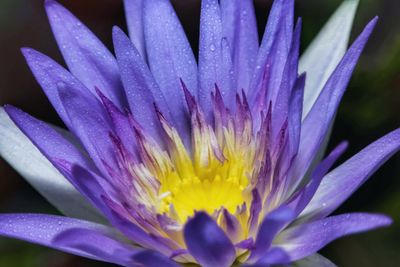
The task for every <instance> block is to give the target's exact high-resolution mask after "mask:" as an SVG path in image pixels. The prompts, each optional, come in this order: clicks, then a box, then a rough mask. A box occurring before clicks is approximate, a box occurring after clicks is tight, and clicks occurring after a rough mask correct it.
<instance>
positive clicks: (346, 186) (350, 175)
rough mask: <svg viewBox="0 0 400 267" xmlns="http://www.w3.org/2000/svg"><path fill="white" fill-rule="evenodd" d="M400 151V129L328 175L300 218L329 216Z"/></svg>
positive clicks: (371, 145)
mask: <svg viewBox="0 0 400 267" xmlns="http://www.w3.org/2000/svg"><path fill="white" fill-rule="evenodd" d="M399 149H400V129H397V130H395V131H393V132H391V133H389V134H388V135H386V136H384V137H382V138H380V139H379V140H377V141H375V142H374V143H372V144H370V145H369V146H368V147H366V148H364V149H363V150H361V151H360V152H359V153H358V154H356V155H355V156H353V157H352V158H350V159H349V160H347V161H346V162H345V163H343V164H342V165H340V166H339V167H337V168H336V169H334V170H333V171H331V172H330V173H328V174H327V175H326V176H325V177H324V178H323V180H322V182H321V184H320V186H319V187H318V189H317V192H316V193H315V195H314V197H313V198H312V199H311V201H310V203H309V204H308V205H307V207H306V208H305V209H304V211H303V212H302V213H301V214H300V216H301V217H303V218H302V219H306V220H311V219H317V218H322V217H325V216H327V215H329V214H330V213H331V212H333V211H334V210H335V209H336V208H337V207H338V206H340V205H341V204H342V203H343V202H344V201H345V200H346V199H347V198H348V197H349V196H350V195H351V194H352V193H353V192H354V191H355V190H357V188H359V187H360V186H361V185H362V184H363V183H364V182H365V181H366V180H367V179H368V178H369V177H370V176H371V175H372V174H373V173H374V172H375V171H376V170H377V169H378V168H379V167H380V166H381V165H382V164H383V163H384V162H385V161H386V160H388V159H389V158H390V157H391V156H392V155H393V154H394V153H396V152H397V151H399Z"/></svg>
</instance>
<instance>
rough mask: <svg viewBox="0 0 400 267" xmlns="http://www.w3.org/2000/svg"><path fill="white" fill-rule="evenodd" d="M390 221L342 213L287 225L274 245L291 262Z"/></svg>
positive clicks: (368, 215) (385, 224) (364, 215)
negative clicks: (334, 241) (334, 242)
mask: <svg viewBox="0 0 400 267" xmlns="http://www.w3.org/2000/svg"><path fill="white" fill-rule="evenodd" d="M391 223H392V220H391V219H390V218H388V217H387V216H384V215H376V214H366V213H349V214H342V215H337V216H332V217H328V218H325V219H322V220H319V221H314V222H311V223H308V224H300V225H296V226H293V227H290V228H288V229H286V230H285V231H283V232H282V233H281V234H280V235H279V236H278V237H277V239H276V240H275V241H274V245H275V246H276V247H279V248H282V249H284V250H285V251H286V253H287V254H288V255H289V256H290V260H291V261H295V260H298V259H302V258H304V257H307V256H309V255H312V254H314V253H315V252H317V251H318V250H320V249H321V248H323V247H324V246H325V245H327V244H328V243H330V242H332V241H333V240H335V239H337V238H340V237H343V236H345V235H349V234H355V233H360V232H364V231H368V230H372V229H375V228H378V227H385V226H388V225H390V224H391ZM276 263H280V262H276Z"/></svg>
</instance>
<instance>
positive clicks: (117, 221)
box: [69, 166, 171, 254]
mask: <svg viewBox="0 0 400 267" xmlns="http://www.w3.org/2000/svg"><path fill="white" fill-rule="evenodd" d="M69 175H71V176H73V177H74V179H75V180H76V183H77V185H78V186H79V188H80V190H81V191H82V192H83V193H84V194H85V195H87V197H88V198H90V200H91V201H92V203H93V204H94V205H96V206H97V207H98V208H99V209H100V210H101V211H102V212H103V213H104V214H105V216H106V217H107V218H108V219H109V220H110V222H111V223H112V225H114V227H115V228H117V229H118V230H120V231H121V232H122V233H123V234H124V235H125V236H126V237H128V238H129V239H130V240H132V241H133V242H135V243H138V244H140V245H141V246H143V247H146V248H150V249H156V250H157V251H160V252H163V253H165V254H168V253H171V250H170V249H169V248H167V247H166V246H165V245H164V244H163V243H161V242H159V240H157V239H156V238H154V237H153V236H150V235H149V234H147V233H146V232H145V231H143V230H142V229H141V228H140V227H139V226H137V225H136V224H134V223H133V222H131V221H128V220H127V219H126V218H124V217H122V216H121V215H120V214H118V213H117V212H115V211H114V210H113V207H112V206H111V205H110V201H108V202H107V201H105V198H106V197H110V196H109V192H106V191H105V189H104V187H103V186H102V185H100V184H99V181H100V179H101V178H99V177H97V175H96V174H95V173H92V172H89V171H88V170H85V169H84V168H82V167H80V166H73V167H72V168H70V174H69ZM115 197H116V198H117V197H122V196H118V195H117V196H115ZM128 216H129V215H128V214H126V216H125V217H128Z"/></svg>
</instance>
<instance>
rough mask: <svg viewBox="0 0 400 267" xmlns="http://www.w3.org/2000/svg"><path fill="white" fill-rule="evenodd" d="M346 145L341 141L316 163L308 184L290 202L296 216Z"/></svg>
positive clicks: (311, 196)
mask: <svg viewBox="0 0 400 267" xmlns="http://www.w3.org/2000/svg"><path fill="white" fill-rule="evenodd" d="M347 146H348V143H347V142H342V143H341V144H340V145H338V146H337V147H336V148H335V149H334V150H333V151H332V152H331V153H330V154H329V155H328V156H327V157H326V158H325V159H324V160H323V161H321V162H320V163H319V164H318V165H317V167H315V169H314V170H313V173H312V174H311V179H310V181H309V182H308V184H307V185H305V186H304V188H303V189H301V191H300V190H298V191H297V192H298V195H297V196H296V197H294V199H293V200H292V201H291V204H290V206H292V205H294V207H295V212H296V216H297V215H299V214H300V213H301V212H302V211H303V210H304V208H305V207H306V206H307V205H308V203H309V202H310V200H311V199H312V198H313V196H314V194H315V192H316V191H317V189H318V187H319V185H320V184H321V180H322V178H323V177H324V176H325V174H326V173H327V172H328V171H329V169H330V168H331V167H332V166H333V164H334V163H335V162H336V160H337V159H338V158H339V157H340V156H341V155H342V154H343V153H344V152H345V150H346V149H347Z"/></svg>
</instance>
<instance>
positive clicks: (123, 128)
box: [98, 92, 138, 158]
mask: <svg viewBox="0 0 400 267" xmlns="http://www.w3.org/2000/svg"><path fill="white" fill-rule="evenodd" d="M98 93H99V94H100V98H101V101H102V102H103V105H104V108H105V109H106V110H107V113H108V115H109V116H110V119H111V122H112V126H113V127H112V128H113V129H114V130H115V133H116V134H117V136H118V137H119V140H121V142H122V145H123V147H124V149H126V150H127V151H129V152H130V154H131V155H134V156H136V158H137V156H138V149H137V143H136V142H135V141H136V137H135V134H134V130H133V128H132V125H131V123H130V119H129V115H127V114H124V113H122V112H121V111H120V110H119V109H118V108H117V107H116V106H115V105H114V103H112V102H111V101H110V100H109V99H108V98H107V97H106V96H104V95H103V94H101V92H98Z"/></svg>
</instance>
